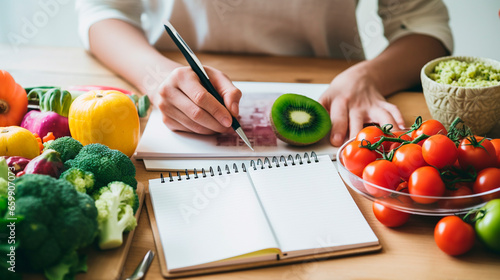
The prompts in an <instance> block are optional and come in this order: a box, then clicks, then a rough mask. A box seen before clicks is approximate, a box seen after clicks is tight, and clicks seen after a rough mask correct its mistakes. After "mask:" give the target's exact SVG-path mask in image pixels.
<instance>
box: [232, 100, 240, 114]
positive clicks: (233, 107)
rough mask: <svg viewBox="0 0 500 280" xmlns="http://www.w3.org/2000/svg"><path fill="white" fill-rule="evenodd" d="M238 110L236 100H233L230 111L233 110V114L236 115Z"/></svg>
mask: <svg viewBox="0 0 500 280" xmlns="http://www.w3.org/2000/svg"><path fill="white" fill-rule="evenodd" d="M239 110H240V107H239V104H238V102H234V103H233V105H231V112H233V114H234V115H235V116H237V115H238V113H239Z"/></svg>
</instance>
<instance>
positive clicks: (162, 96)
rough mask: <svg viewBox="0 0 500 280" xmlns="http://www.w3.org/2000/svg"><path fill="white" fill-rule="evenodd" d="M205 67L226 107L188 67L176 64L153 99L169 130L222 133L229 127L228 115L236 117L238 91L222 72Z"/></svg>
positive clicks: (229, 119)
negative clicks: (176, 66)
mask: <svg viewBox="0 0 500 280" xmlns="http://www.w3.org/2000/svg"><path fill="white" fill-rule="evenodd" d="M204 68H205V71H206V72H207V74H208V76H209V78H210V82H211V83H212V84H213V86H214V88H215V89H216V90H217V92H218V93H219V94H220V95H221V96H222V99H223V100H224V104H226V105H227V109H226V107H224V106H223V105H222V104H220V103H219V101H217V99H215V97H213V96H212V95H211V94H210V93H209V92H208V91H207V90H206V89H205V88H204V87H203V86H202V85H201V83H200V79H199V78H198V76H197V75H196V73H195V72H194V71H193V70H192V69H191V68H190V67H178V68H176V69H175V70H173V71H172V72H171V73H170V75H169V76H168V77H167V79H166V80H165V81H164V82H163V83H162V84H161V86H160V88H159V90H158V93H157V94H156V95H155V97H154V100H153V102H154V103H156V104H157V105H158V108H159V109H160V110H161V111H162V112H163V122H164V123H165V124H166V125H167V127H168V128H170V129H171V130H173V131H187V132H193V133H198V134H214V133H217V132H225V131H228V130H230V128H231V123H232V119H231V115H233V116H238V112H239V101H240V99H241V91H240V90H239V89H237V88H236V87H235V86H234V85H233V83H232V82H231V81H230V80H229V78H228V77H227V76H226V75H225V74H224V73H222V72H220V71H219V70H216V69H214V68H212V67H208V66H204ZM228 110H229V111H228Z"/></svg>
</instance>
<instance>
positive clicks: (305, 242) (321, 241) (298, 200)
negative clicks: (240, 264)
mask: <svg viewBox="0 0 500 280" xmlns="http://www.w3.org/2000/svg"><path fill="white" fill-rule="evenodd" d="M318 160H319V162H315V161H314V159H313V158H311V163H307V162H305V161H304V164H302V165H300V164H298V163H297V162H296V165H291V164H288V166H283V165H280V167H275V166H273V167H272V168H268V167H265V168H264V169H260V166H259V167H258V168H257V170H254V169H253V168H250V170H249V174H250V177H251V179H252V181H253V184H254V187H255V189H256V191H257V194H258V196H259V198H260V201H261V203H262V205H263V208H264V211H265V212H266V215H267V217H268V219H269V221H270V224H271V226H272V228H273V231H274V233H275V235H276V238H277V240H278V243H279V245H280V248H281V250H282V251H283V252H287V253H288V254H287V255H288V256H289V257H290V256H298V255H304V254H309V253H311V251H314V252H318V253H319V252H323V249H324V250H325V251H334V250H341V249H350V248H356V247H362V246H367V245H376V244H378V239H377V237H376V236H375V234H374V233H373V231H372V229H371V228H370V226H369V225H368V223H367V222H366V220H365V218H364V217H363V215H362V213H361V212H360V211H359V209H358V207H357V205H356V203H355V202H354V200H353V199H352V197H351V195H350V194H349V192H348V190H347V188H346V186H345V185H344V183H343V182H342V180H341V178H340V176H339V174H338V173H337V170H336V168H335V166H334V165H333V163H332V161H331V160H330V158H329V157H328V156H321V157H318Z"/></svg>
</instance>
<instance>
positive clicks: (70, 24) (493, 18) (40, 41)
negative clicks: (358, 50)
mask: <svg viewBox="0 0 500 280" xmlns="http://www.w3.org/2000/svg"><path fill="white" fill-rule="evenodd" d="M207 1H210V0H207ZM444 2H445V4H446V5H447V7H448V10H449V13H450V17H451V21H450V25H451V28H452V31H453V35H454V40H455V52H454V54H456V55H471V56H481V57H488V58H493V59H497V60H500V17H499V10H500V0H444ZM376 7H377V1H376V0H360V4H359V7H358V11H357V16H358V25H359V29H360V36H361V40H362V42H363V45H364V47H365V53H366V56H367V58H372V57H374V56H376V55H377V54H378V53H379V52H380V51H381V50H383V49H384V48H385V46H386V45H387V41H386V40H385V38H383V36H382V33H383V30H382V27H381V23H380V19H379V18H378V16H377V13H376ZM76 26H77V24H76V15H75V12H74V0H0V43H7V44H9V45H10V46H12V48H13V49H16V48H17V47H19V46H30V45H39V46H81V43H80V41H79V38H78V34H77V27H76ZM0 65H1V60H0Z"/></svg>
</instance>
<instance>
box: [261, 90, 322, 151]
mask: <svg viewBox="0 0 500 280" xmlns="http://www.w3.org/2000/svg"><path fill="white" fill-rule="evenodd" d="M270 120H271V126H272V128H273V131H274V133H275V134H276V136H277V137H278V138H279V139H281V140H283V141H285V142H286V143H289V144H291V145H295V146H306V145H310V144H313V143H316V142H318V141H319V140H321V139H322V138H323V137H325V135H326V134H328V132H329V131H330V129H331V127H332V122H331V120H330V115H329V114H328V111H327V110H326V109H325V107H323V106H322V105H321V104H319V103H318V102H317V101H316V100H314V99H311V98H309V97H307V96H304V95H300V94H294V93H286V94H283V95H281V96H280V97H278V99H276V101H274V103H273V107H272V108H271V113H270Z"/></svg>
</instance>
